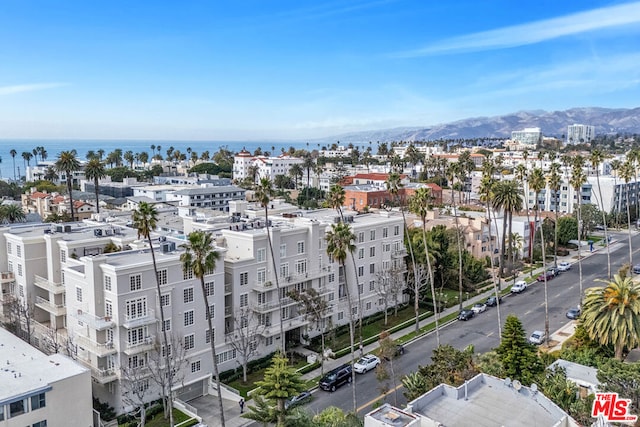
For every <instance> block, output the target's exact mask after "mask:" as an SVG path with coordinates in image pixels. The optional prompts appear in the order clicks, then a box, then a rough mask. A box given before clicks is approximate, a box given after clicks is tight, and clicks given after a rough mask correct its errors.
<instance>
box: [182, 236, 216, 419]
mask: <svg viewBox="0 0 640 427" xmlns="http://www.w3.org/2000/svg"><path fill="white" fill-rule="evenodd" d="M187 242H188V243H186V244H184V245H182V247H183V248H184V249H185V252H184V253H182V254H181V255H180V261H181V262H182V269H183V270H184V271H193V275H194V276H195V277H197V278H198V279H199V280H200V289H201V290H202V298H203V300H204V305H205V310H206V311H205V312H206V316H207V327H208V328H209V343H210V345H211V357H212V358H213V375H215V377H216V387H217V389H218V393H217V394H218V406H219V408H220V425H221V426H223V427H224V425H225V420H224V405H223V403H222V392H221V388H220V373H219V371H218V356H217V354H216V344H215V333H214V329H213V321H212V317H213V313H212V312H211V304H210V303H209V294H210V293H211V290H210V289H207V286H206V285H205V282H204V276H205V275H206V274H207V272H209V271H213V270H215V268H216V261H217V260H218V258H219V257H220V254H219V253H218V252H217V251H216V250H215V247H214V242H213V238H212V237H211V233H207V232H206V231H193V232H191V233H189V235H188V236H187Z"/></svg>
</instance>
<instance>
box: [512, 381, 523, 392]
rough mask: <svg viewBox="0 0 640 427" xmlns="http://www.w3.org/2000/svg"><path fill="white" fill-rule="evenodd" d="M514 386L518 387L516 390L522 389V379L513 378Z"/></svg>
mask: <svg viewBox="0 0 640 427" xmlns="http://www.w3.org/2000/svg"><path fill="white" fill-rule="evenodd" d="M513 388H514V389H516V391H520V389H521V388H522V384H521V383H520V381H518V380H513Z"/></svg>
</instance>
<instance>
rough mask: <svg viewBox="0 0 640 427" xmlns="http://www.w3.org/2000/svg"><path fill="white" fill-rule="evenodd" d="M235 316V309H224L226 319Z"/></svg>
mask: <svg viewBox="0 0 640 427" xmlns="http://www.w3.org/2000/svg"><path fill="white" fill-rule="evenodd" d="M232 314H233V307H228V306H227V307H225V308H224V317H229V316H231V315H232Z"/></svg>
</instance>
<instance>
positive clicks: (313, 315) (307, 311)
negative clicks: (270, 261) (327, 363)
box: [289, 288, 331, 375]
mask: <svg viewBox="0 0 640 427" xmlns="http://www.w3.org/2000/svg"><path fill="white" fill-rule="evenodd" d="M289 296H290V297H291V298H292V299H293V300H295V301H297V302H298V303H299V304H300V306H299V307H300V311H301V313H302V314H303V315H304V317H305V319H307V321H308V322H309V326H310V327H311V328H315V330H317V331H320V340H321V344H322V355H321V356H320V374H321V375H324V351H325V345H324V343H325V333H326V331H327V327H328V328H329V329H331V317H328V318H327V315H328V314H329V310H330V308H331V307H330V306H329V303H328V301H327V300H326V299H325V298H323V297H322V295H320V293H318V291H317V290H315V289H313V288H308V289H304V290H303V291H301V292H299V291H293V292H290V293H289Z"/></svg>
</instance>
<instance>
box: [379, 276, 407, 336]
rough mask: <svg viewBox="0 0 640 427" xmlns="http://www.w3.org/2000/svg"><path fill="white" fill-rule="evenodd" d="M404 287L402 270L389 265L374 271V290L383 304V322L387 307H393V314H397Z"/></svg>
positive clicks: (385, 322) (386, 317) (386, 315)
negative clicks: (381, 269)
mask: <svg viewBox="0 0 640 427" xmlns="http://www.w3.org/2000/svg"><path fill="white" fill-rule="evenodd" d="M403 287H404V280H403V277H402V270H401V269H399V268H397V267H391V268H389V269H387V270H383V271H379V272H378V273H376V280H375V290H376V293H377V294H378V295H379V296H380V299H382V303H383V305H384V324H385V326H386V325H387V321H388V312H389V307H390V306H393V307H394V315H397V314H398V303H399V296H400V293H401V291H402V288H403Z"/></svg>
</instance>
